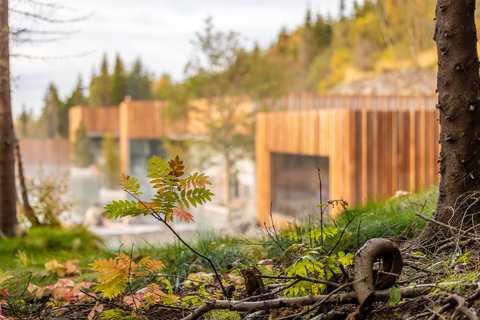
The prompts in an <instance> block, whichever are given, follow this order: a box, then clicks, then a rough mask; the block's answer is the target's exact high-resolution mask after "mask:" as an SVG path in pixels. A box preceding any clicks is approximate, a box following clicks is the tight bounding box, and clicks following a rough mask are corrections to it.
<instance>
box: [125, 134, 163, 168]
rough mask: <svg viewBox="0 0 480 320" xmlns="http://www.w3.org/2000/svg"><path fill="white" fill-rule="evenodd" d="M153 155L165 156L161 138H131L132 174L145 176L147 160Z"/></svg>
mask: <svg viewBox="0 0 480 320" xmlns="http://www.w3.org/2000/svg"><path fill="white" fill-rule="evenodd" d="M153 155H156V156H157V157H162V158H164V157H165V151H164V149H163V146H162V142H161V141H160V140H153V139H152V140H150V139H148V140H147V139H133V140H130V174H131V175H132V176H134V177H144V176H145V175H146V170H147V168H148V166H147V162H148V160H149V159H150V158H151V157H152V156H153Z"/></svg>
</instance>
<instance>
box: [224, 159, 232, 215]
mask: <svg viewBox="0 0 480 320" xmlns="http://www.w3.org/2000/svg"><path fill="white" fill-rule="evenodd" d="M223 157H224V159H225V204H226V205H227V206H229V205H230V171H231V170H232V168H231V163H230V158H229V156H228V153H225V154H224V155H223Z"/></svg>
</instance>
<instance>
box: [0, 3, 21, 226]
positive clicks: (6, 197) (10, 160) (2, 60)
mask: <svg viewBox="0 0 480 320" xmlns="http://www.w3.org/2000/svg"><path fill="white" fill-rule="evenodd" d="M8 42H9V29H8V0H1V4H0V231H1V232H2V233H3V234H5V235H14V234H15V232H16V226H17V210H16V207H15V202H16V196H15V157H14V148H15V143H16V141H15V133H14V131H13V121H12V109H11V105H10V54H9V43H8Z"/></svg>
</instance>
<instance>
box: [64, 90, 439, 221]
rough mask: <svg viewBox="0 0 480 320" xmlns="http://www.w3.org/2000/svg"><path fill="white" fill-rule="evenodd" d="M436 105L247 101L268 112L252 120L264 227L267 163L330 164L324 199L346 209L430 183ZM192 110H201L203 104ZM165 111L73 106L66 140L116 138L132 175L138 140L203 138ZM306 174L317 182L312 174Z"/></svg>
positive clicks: (157, 105)
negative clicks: (297, 159) (79, 131)
mask: <svg viewBox="0 0 480 320" xmlns="http://www.w3.org/2000/svg"><path fill="white" fill-rule="evenodd" d="M435 103H436V96H435V95H429V96H376V95H362V96H361V95H358V96H342V95H312V94H299V95H289V96H285V97H284V98H282V99H278V100H265V101H260V102H253V103H251V102H244V104H243V105H242V109H244V110H245V113H246V114H247V113H249V112H251V111H259V110H264V108H267V109H268V110H269V112H262V113H257V116H256V119H255V121H256V124H255V141H256V146H255V151H256V159H255V161H256V175H257V177H256V181H257V185H256V189H257V192H256V198H257V212H258V219H259V221H260V222H261V224H263V222H267V223H268V222H269V219H268V214H269V211H270V202H271V201H272V200H274V199H272V197H273V193H274V192H273V189H274V188H275V185H274V183H275V181H274V179H273V178H274V175H275V174H276V173H275V172H274V166H273V162H274V161H273V160H272V159H274V158H275V155H277V154H284V155H293V156H316V157H323V158H326V159H328V170H329V172H328V176H329V181H328V184H329V186H328V187H329V198H330V199H339V198H343V199H345V200H347V201H348V202H349V203H351V204H358V203H361V202H363V201H365V200H367V199H370V198H377V197H389V196H391V195H393V194H394V193H395V192H396V191H397V190H406V191H415V190H420V189H422V188H425V187H428V186H430V185H432V184H435V183H436V182H437V178H438V175H437V171H438V165H437V163H436V159H437V158H438V154H439V145H438V135H439V126H438V122H437V121H436V118H437V112H436V110H435ZM193 104H195V106H196V107H197V109H202V108H205V101H201V100H199V101H195V102H193ZM166 106H167V105H166V102H162V101H129V102H122V103H121V105H120V106H119V107H118V108H85V107H74V108H72V109H71V110H70V136H71V137H72V138H73V133H74V132H75V130H76V128H77V127H78V124H79V123H80V122H83V123H84V125H85V127H86V129H87V132H90V136H93V137H98V136H101V135H103V134H105V133H106V132H112V133H115V132H118V136H119V141H120V151H121V159H122V167H123V171H124V172H129V171H130V169H131V168H132V167H133V166H134V165H135V164H134V163H132V161H134V160H135V159H134V154H135V152H144V151H142V150H147V149H149V148H150V149H152V148H151V147H152V145H151V144H150V145H142V144H141V143H142V141H143V142H145V141H151V142H152V141H154V140H157V141H158V140H159V139H160V138H161V137H165V136H172V135H173V136H175V135H178V136H180V135H183V134H188V135H190V136H192V135H199V134H204V133H205V125H204V122H203V121H202V117H201V116H199V114H194V113H192V112H190V113H188V114H187V115H186V116H185V117H184V118H183V119H181V120H178V121H175V122H172V121H169V120H167V118H166V117H165V116H164V109H165V107H166ZM244 133H245V134H250V132H244ZM72 138H71V139H72ZM132 148H133V149H137V150H139V151H135V150H133V149H132ZM150 149H149V150H150ZM311 175H312V176H316V172H312V174H311ZM325 183H327V182H325Z"/></svg>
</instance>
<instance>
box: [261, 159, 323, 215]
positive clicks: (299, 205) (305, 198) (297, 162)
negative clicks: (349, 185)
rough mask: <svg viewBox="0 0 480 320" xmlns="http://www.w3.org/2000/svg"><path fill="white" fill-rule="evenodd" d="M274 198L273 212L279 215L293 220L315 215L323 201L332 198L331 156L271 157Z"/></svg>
mask: <svg viewBox="0 0 480 320" xmlns="http://www.w3.org/2000/svg"><path fill="white" fill-rule="evenodd" d="M271 161H272V166H271V168H272V169H271V170H272V172H271V177H272V179H271V184H270V185H271V195H272V210H273V212H274V213H276V214H282V215H286V216H288V217H292V218H302V217H307V216H308V215H314V214H316V213H318V212H319V211H320V210H319V208H317V206H318V205H319V204H320V191H321V192H322V200H323V202H324V203H326V202H327V201H328V200H330V199H329V185H330V175H329V159H328V157H319V156H307V155H299V154H287V153H272V154H271ZM317 167H319V168H320V172H321V178H322V190H320V185H319V180H318V174H317V171H318V170H317Z"/></svg>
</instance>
